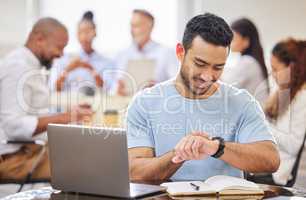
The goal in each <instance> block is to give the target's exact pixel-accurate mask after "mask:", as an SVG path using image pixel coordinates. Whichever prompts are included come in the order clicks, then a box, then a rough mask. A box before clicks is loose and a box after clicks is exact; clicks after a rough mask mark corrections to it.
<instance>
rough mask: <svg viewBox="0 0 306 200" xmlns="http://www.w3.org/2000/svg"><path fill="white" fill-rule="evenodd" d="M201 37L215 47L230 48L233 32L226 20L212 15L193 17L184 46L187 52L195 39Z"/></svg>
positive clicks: (187, 28)
mask: <svg viewBox="0 0 306 200" xmlns="http://www.w3.org/2000/svg"><path fill="white" fill-rule="evenodd" d="M196 36H200V37H201V38H202V39H203V40H205V41H206V42H209V43H211V44H214V45H218V46H224V47H229V46H230V44H231V41H232V39H233V32H232V30H231V28H230V27H229V25H228V24H227V23H226V22H225V20H224V19H222V18H221V17H218V16H216V15H214V14H211V13H205V14H202V15H197V16H195V17H193V18H192V19H191V20H190V21H189V22H188V23H187V25H186V28H185V32H184V36H183V41H182V42H183V46H184V48H185V50H186V51H187V50H188V49H189V48H190V47H191V44H192V41H193V39H194V38H195V37H196Z"/></svg>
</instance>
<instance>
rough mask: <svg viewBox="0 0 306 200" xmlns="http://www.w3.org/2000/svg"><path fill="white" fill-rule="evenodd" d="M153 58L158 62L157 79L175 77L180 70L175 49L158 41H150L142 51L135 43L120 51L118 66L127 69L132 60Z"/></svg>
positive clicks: (157, 80) (163, 79)
mask: <svg viewBox="0 0 306 200" xmlns="http://www.w3.org/2000/svg"><path fill="white" fill-rule="evenodd" d="M138 59H152V60H154V61H155V63H156V68H155V74H154V77H155V81H156V82H162V81H166V80H168V79H170V78H172V77H174V76H175V75H176V73H177V71H178V68H179V63H178V61H177V59H176V56H175V51H174V50H172V49H169V48H166V47H164V46H162V45H160V44H159V43H157V42H154V41H149V42H147V44H146V45H145V46H144V47H143V49H142V50H141V51H140V50H139V48H138V46H137V45H136V44H135V43H133V44H132V45H131V46H130V47H129V48H127V49H125V50H123V51H122V52H120V53H119V54H118V55H117V57H116V59H115V60H116V66H117V68H119V69H121V70H123V71H124V70H126V68H127V64H128V62H129V61H130V60H138Z"/></svg>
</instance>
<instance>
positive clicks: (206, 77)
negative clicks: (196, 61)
mask: <svg viewBox="0 0 306 200" xmlns="http://www.w3.org/2000/svg"><path fill="white" fill-rule="evenodd" d="M200 77H201V79H202V80H204V81H212V80H213V74H212V72H211V71H209V70H206V71H205V72H203V73H202V74H201V76H200Z"/></svg>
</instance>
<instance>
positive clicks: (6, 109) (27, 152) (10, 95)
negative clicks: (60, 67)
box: [0, 18, 92, 180]
mask: <svg viewBox="0 0 306 200" xmlns="http://www.w3.org/2000/svg"><path fill="white" fill-rule="evenodd" d="M67 42H68V33H67V30H66V28H65V26H64V25H63V24H61V23H60V22H59V21H57V20H55V19H53V18H42V19H40V20H39V21H38V22H37V23H35V25H34V27H33V29H32V31H31V32H30V34H29V36H28V39H27V42H26V44H25V46H23V47H20V48H18V49H16V50H14V51H13V52H11V53H10V54H9V55H7V56H6V57H5V58H4V59H3V62H2V63H1V65H0V84H1V85H0V98H1V100H0V102H1V105H0V140H1V141H2V140H13V141H18V140H31V139H33V138H37V137H40V139H44V138H42V136H43V133H45V131H46V129H47V125H48V124H49V123H60V124H67V123H70V122H77V121H82V120H83V119H84V118H88V117H91V115H92V111H91V109H90V108H87V107H84V106H77V107H75V108H72V109H71V111H69V112H66V113H60V114H54V115H50V114H49V110H48V106H49V104H48V103H49V94H48V91H49V89H48V85H47V82H46V80H47V77H46V74H43V73H42V69H43V68H44V67H46V68H47V69H49V68H50V67H51V66H52V60H53V59H54V58H57V57H60V56H61V55H62V54H63V49H64V47H65V46H66V44H67ZM41 148H42V147H41V146H39V145H34V144H33V145H24V146H21V145H16V144H0V179H17V180H24V178H25V177H26V175H27V174H28V173H29V172H30V170H31V168H32V165H33V163H34V162H35V160H36V159H37V158H39V157H40V151H41ZM32 178H33V179H40V178H50V169H49V159H48V153H47V152H46V153H45V154H44V155H43V157H42V158H41V160H40V162H39V164H38V166H37V168H36V169H35V170H34V172H33V175H32Z"/></svg>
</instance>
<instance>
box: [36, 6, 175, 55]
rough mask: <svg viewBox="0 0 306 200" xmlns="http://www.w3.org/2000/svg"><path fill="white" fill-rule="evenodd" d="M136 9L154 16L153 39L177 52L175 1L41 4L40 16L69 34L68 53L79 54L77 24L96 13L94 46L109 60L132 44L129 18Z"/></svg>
mask: <svg viewBox="0 0 306 200" xmlns="http://www.w3.org/2000/svg"><path fill="white" fill-rule="evenodd" d="M135 8H141V9H146V10H148V11H150V12H151V13H152V14H153V15H154V17H155V19H156V23H155V28H154V30H153V34H152V38H153V39H154V40H155V41H157V42H160V43H162V44H164V45H166V46H168V47H171V48H174V47H175V44H176V42H177V1H176V0H167V1H165V0H145V1H144V0H132V1H126V0H112V1H101V0H86V1H85V0H79V1H74V0H66V1H62V0H41V16H44V17H45V16H50V17H55V18H57V19H58V20H60V21H61V22H62V23H64V24H65V25H66V26H67V28H68V30H69V43H68V45H67V47H66V49H65V51H66V52H75V51H78V50H79V48H80V47H79V44H78V40H77V36H76V31H77V24H78V22H79V20H80V18H81V17H82V15H83V13H84V12H85V11H87V10H91V11H93V12H94V15H95V20H96V24H97V38H96V40H95V43H94V45H95V47H96V49H97V50H98V51H100V52H103V53H105V54H106V55H109V56H114V55H115V54H116V53H117V52H118V51H120V50H121V49H123V48H126V47H127V46H128V45H129V44H130V43H131V36H130V18H131V13H132V10H133V9H135Z"/></svg>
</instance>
